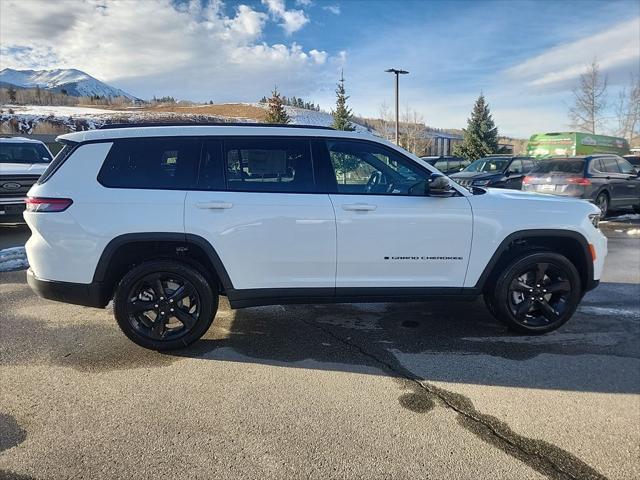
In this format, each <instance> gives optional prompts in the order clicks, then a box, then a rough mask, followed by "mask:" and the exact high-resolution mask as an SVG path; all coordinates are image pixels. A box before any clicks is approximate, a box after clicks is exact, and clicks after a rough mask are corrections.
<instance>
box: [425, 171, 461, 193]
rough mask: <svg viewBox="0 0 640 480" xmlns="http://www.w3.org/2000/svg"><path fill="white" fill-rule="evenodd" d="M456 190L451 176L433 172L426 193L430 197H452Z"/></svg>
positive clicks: (426, 186)
mask: <svg viewBox="0 0 640 480" xmlns="http://www.w3.org/2000/svg"><path fill="white" fill-rule="evenodd" d="M454 192H455V190H454V189H452V188H451V182H450V180H449V178H448V177H445V176H444V175H438V174H437V173H434V174H431V176H430V177H429V180H428V181H427V183H426V185H425V194H426V195H427V196H429V197H451V196H452V195H453V194H454Z"/></svg>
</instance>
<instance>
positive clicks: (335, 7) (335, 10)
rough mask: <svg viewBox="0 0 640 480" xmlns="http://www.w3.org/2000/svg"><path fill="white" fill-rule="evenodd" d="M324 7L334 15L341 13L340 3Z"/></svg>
mask: <svg viewBox="0 0 640 480" xmlns="http://www.w3.org/2000/svg"><path fill="white" fill-rule="evenodd" d="M322 9H323V10H326V11H327V12H331V13H333V14H334V15H340V5H325V6H324V7H322Z"/></svg>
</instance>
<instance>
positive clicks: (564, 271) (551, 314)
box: [488, 252, 582, 334]
mask: <svg viewBox="0 0 640 480" xmlns="http://www.w3.org/2000/svg"><path fill="white" fill-rule="evenodd" d="M581 297H582V291H581V284H580V275H579V274H578V271H577V270H576V268H575V266H574V265H573V264H572V263H571V262H570V261H569V260H568V259H567V258H566V257H564V256H562V255H559V254H556V253H552V252H533V253H529V254H524V255H522V256H520V257H519V258H516V259H515V260H513V261H512V262H511V263H510V264H509V265H508V266H507V267H506V268H505V270H504V271H503V272H502V274H501V275H500V276H499V277H498V279H497V282H496V287H495V290H493V291H492V292H490V294H489V295H488V305H489V307H490V308H489V310H490V312H491V313H492V314H493V315H494V316H496V317H497V318H498V319H499V320H501V321H503V322H504V323H506V324H507V325H508V326H509V327H511V328H513V329H514V330H517V331H519V332H523V333H529V334H537V333H545V332H550V331H552V330H555V329H556V328H558V327H560V326H561V325H562V324H564V323H565V322H566V321H567V320H569V318H571V316H572V315H573V313H574V312H575V310H576V308H577V307H578V303H579V302H580V299H581Z"/></svg>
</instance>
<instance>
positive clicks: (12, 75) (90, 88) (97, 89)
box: [0, 68, 135, 100]
mask: <svg viewBox="0 0 640 480" xmlns="http://www.w3.org/2000/svg"><path fill="white" fill-rule="evenodd" d="M9 85H13V86H14V87H16V88H36V87H40V88H42V89H44V90H52V91H54V92H59V91H61V90H66V92H67V93H68V94H69V95H71V96H73V97H90V96H92V95H99V96H101V97H126V98H129V99H131V100H135V97H134V96H133V95H131V94H129V93H127V92H125V91H123V90H120V89H119V88H115V87H112V86H110V85H107V84H106V83H104V82H101V81H100V80H98V79H96V78H93V77H92V76H91V75H89V74H87V73H85V72H82V71H80V70H75V69H56V70H14V69H11V68H5V69H4V70H1V71H0V86H2V87H7V86H9Z"/></svg>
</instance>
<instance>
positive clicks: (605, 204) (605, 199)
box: [596, 192, 609, 218]
mask: <svg viewBox="0 0 640 480" xmlns="http://www.w3.org/2000/svg"><path fill="white" fill-rule="evenodd" d="M596 206H597V207H598V208H599V209H600V216H601V217H602V218H605V217H606V216H607V214H608V213H609V195H608V194H607V192H601V193H599V194H598V196H597V197H596Z"/></svg>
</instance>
